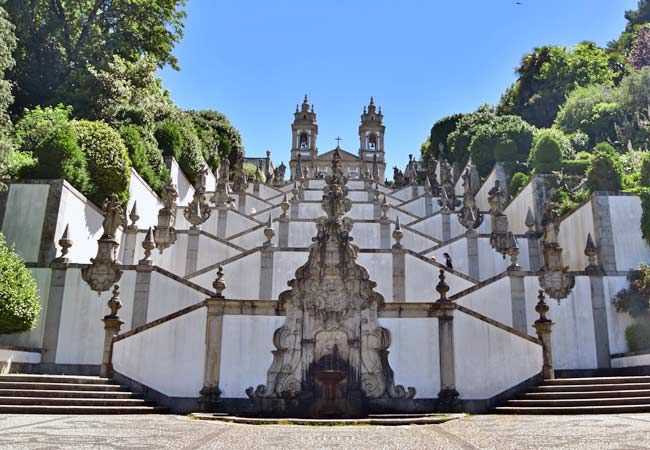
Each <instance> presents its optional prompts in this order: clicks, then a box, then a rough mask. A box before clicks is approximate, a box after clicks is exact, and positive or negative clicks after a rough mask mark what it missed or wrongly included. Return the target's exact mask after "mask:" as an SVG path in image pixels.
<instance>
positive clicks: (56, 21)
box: [6, 0, 185, 112]
mask: <svg viewBox="0 0 650 450" xmlns="http://www.w3.org/2000/svg"><path fill="white" fill-rule="evenodd" d="M184 4H185V2H184V0H138V1H133V0H112V1H106V0H71V1H63V0H31V1H29V2H28V1H25V0H8V1H7V3H6V9H7V11H8V12H9V15H10V16H11V18H12V20H13V22H14V24H15V25H16V35H17V37H18V42H19V47H18V49H17V52H16V66H15V68H14V69H13V70H12V72H11V79H13V80H15V81H16V83H17V90H16V102H15V106H14V111H17V112H20V111H22V110H23V108H26V107H28V108H29V107H33V106H34V105H39V104H40V105H53V104H57V103H59V102H64V103H67V104H72V105H73V106H77V105H75V103H74V102H73V101H71V100H77V99H80V98H81V99H83V98H84V96H85V95H87V96H88V97H93V92H86V93H85V94H82V93H80V92H79V88H80V87H82V86H87V83H86V79H87V77H88V76H89V71H88V67H89V66H92V67H95V68H97V69H105V68H106V67H107V66H108V64H110V63H111V62H112V61H113V55H118V56H119V57H121V58H124V59H126V60H129V61H136V60H137V59H139V58H140V57H141V56H142V55H149V56H151V57H153V58H154V59H155V62H156V64H157V65H158V66H159V67H162V66H164V65H167V64H169V65H171V66H172V67H174V68H178V67H177V60H176V58H175V57H174V56H173V55H172V50H173V48H174V46H175V45H176V43H177V42H178V41H179V40H180V39H181V37H182V34H183V33H182V31H183V19H184V18H185V12H184V11H183V10H182V7H183V6H184ZM80 94H81V95H80ZM80 110H81V109H80Z"/></svg>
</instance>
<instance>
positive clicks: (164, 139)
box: [154, 121, 183, 161]
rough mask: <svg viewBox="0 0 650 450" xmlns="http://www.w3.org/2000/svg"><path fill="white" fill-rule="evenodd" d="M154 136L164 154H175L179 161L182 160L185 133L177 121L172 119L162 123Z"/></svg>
mask: <svg viewBox="0 0 650 450" xmlns="http://www.w3.org/2000/svg"><path fill="white" fill-rule="evenodd" d="M154 136H155V138H156V141H157V142H158V148H160V150H161V151H162V152H163V155H164V156H173V157H174V158H176V160H177V161H178V160H180V158H181V147H182V145H183V135H182V134H181V129H180V127H179V126H178V125H177V124H176V123H174V122H171V121H165V122H162V123H160V124H159V125H158V126H157V127H156V130H155V132H154Z"/></svg>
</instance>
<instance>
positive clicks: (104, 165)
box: [73, 120, 131, 205]
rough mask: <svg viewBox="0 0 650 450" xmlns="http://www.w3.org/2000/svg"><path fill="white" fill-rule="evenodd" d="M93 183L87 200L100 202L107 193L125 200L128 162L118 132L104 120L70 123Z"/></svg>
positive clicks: (126, 153)
mask: <svg viewBox="0 0 650 450" xmlns="http://www.w3.org/2000/svg"><path fill="white" fill-rule="evenodd" d="M73 124H74V128H75V130H76V132H77V142H78V143H79V146H80V147H81V149H82V150H83V152H84V155H85V156H86V164H87V166H88V171H89V172H90V178H91V181H92V183H93V185H94V187H93V190H92V193H91V194H90V199H91V200H92V201H93V202H95V203H96V204H98V205H99V204H101V203H102V202H103V201H104V199H106V198H108V197H109V196H110V195H111V194H117V196H118V198H119V200H120V202H122V203H126V202H127V200H128V199H129V181H130V179H131V161H130V159H129V154H128V151H127V149H126V146H125V145H124V142H123V141H122V138H121V137H120V134H119V133H118V132H117V131H115V130H114V129H113V128H111V127H110V126H109V125H108V124H106V123H104V122H91V121H88V120H80V121H77V122H73Z"/></svg>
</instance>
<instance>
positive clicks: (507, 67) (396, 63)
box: [161, 0, 637, 167]
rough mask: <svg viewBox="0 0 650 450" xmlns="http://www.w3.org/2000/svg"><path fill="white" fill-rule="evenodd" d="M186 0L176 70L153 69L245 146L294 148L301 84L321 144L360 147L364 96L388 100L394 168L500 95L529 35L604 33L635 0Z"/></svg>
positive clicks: (278, 156) (276, 155)
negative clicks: (439, 129)
mask: <svg viewBox="0 0 650 450" xmlns="http://www.w3.org/2000/svg"><path fill="white" fill-rule="evenodd" d="M520 1H521V3H522V4H521V5H517V4H516V0H466V1H456V0H448V1H445V2H442V1H439V0H429V1H426V0H419V1H415V0H400V1H395V0H394V1H388V0H377V1H367V0H345V1H342V0H327V1H322V0H321V1H303V2H298V1H288V0H275V1H268V0H267V1H261V0H256V1H253V0H223V1H218V2H217V1H211V0H189V1H188V6H187V13H188V17H187V20H186V28H185V37H184V39H183V41H182V42H181V43H180V45H179V46H178V47H177V48H176V50H175V52H174V53H175V55H176V56H177V57H178V59H179V62H180V66H181V71H180V72H176V71H173V70H171V69H164V70H162V71H161V75H162V78H163V82H164V85H165V87H166V88H167V89H169V90H170V91H171V94H172V98H173V99H174V101H175V102H176V103H177V104H178V105H179V106H180V107H182V108H186V109H190V108H191V109H207V108H209V109H216V110H219V111H221V112H223V113H225V114H226V115H227V116H228V117H229V119H230V120H231V122H232V123H233V125H234V126H235V127H237V128H238V129H239V131H240V132H241V134H242V137H243V141H244V145H245V147H246V153H247V155H251V156H255V155H262V154H264V151H265V150H266V149H270V150H271V152H272V158H273V160H274V161H275V162H276V164H279V163H280V161H282V160H284V161H285V162H286V161H287V160H288V158H289V150H290V146H291V128H290V125H291V121H292V119H293V115H292V114H293V112H294V110H295V105H296V103H298V102H301V101H302V98H303V96H304V94H308V95H309V99H310V101H311V102H312V103H314V105H315V109H316V113H317V114H318V124H319V137H318V139H319V141H318V147H319V150H320V152H322V153H324V152H325V151H327V150H331V149H332V148H334V147H335V146H336V141H335V140H334V139H335V138H336V137H337V135H340V136H341V138H342V139H343V140H342V142H341V147H343V148H345V149H346V150H348V151H351V152H353V153H356V152H357V150H358V146H359V140H358V137H357V128H358V126H359V116H360V114H361V112H362V109H363V106H364V104H367V103H368V101H369V98H370V96H371V95H373V96H374V97H375V101H376V103H377V104H379V105H381V106H382V107H383V111H384V114H385V118H384V121H385V125H386V141H385V146H386V158H387V162H388V164H389V167H392V166H393V165H399V166H400V167H402V166H403V165H404V164H405V162H406V160H407V159H408V154H409V153H413V154H417V153H418V152H419V148H420V144H421V143H422V142H423V141H424V140H425V139H426V137H427V135H428V133H429V130H430V127H431V125H432V124H433V123H434V122H435V121H436V120H437V119H439V118H441V117H443V116H446V115H449V114H452V113H455V112H470V111H473V110H474V109H476V107H478V106H479V105H481V104H482V103H496V102H498V100H499V97H500V95H501V93H502V92H503V91H504V90H505V89H506V88H507V87H508V86H509V85H510V84H511V83H512V82H513V81H514V79H515V76H514V70H513V69H514V67H515V66H516V65H518V63H519V61H520V59H521V57H522V56H523V55H524V54H525V53H527V52H529V51H530V50H532V49H533V48H534V47H536V46H540V45H545V44H556V45H565V46H572V45H575V44H577V43H578V42H580V41H583V40H592V41H595V42H596V43H597V44H599V45H605V44H606V43H607V42H608V41H610V40H612V39H614V38H616V37H617V36H618V34H619V33H620V32H621V30H622V29H623V27H624V25H625V19H624V17H623V13H624V11H625V10H627V9H633V8H635V7H636V4H637V1H636V0H520Z"/></svg>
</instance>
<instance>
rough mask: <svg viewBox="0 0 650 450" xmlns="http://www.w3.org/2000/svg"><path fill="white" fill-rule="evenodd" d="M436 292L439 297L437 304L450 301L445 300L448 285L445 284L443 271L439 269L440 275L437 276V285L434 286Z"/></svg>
mask: <svg viewBox="0 0 650 450" xmlns="http://www.w3.org/2000/svg"><path fill="white" fill-rule="evenodd" d="M436 291H437V292H438V295H440V298H439V299H438V301H439V302H448V301H450V300H449V299H448V298H447V292H449V285H448V284H447V283H446V282H445V271H444V270H442V269H440V273H439V274H438V284H437V285H436Z"/></svg>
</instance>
